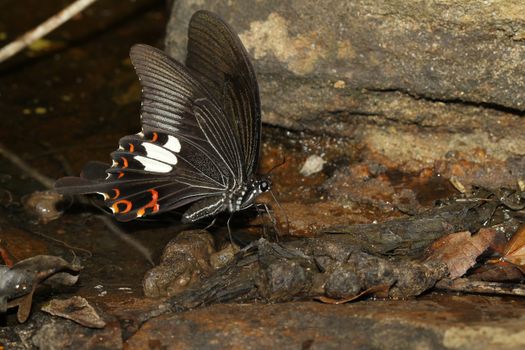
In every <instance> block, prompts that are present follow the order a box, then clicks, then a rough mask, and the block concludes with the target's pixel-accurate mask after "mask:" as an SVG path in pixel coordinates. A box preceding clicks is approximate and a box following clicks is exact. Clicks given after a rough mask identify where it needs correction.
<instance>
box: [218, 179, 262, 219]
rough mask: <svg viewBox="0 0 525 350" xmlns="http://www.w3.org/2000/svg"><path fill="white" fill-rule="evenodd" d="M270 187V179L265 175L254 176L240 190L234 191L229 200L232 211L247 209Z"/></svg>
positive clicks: (228, 204) (228, 203) (229, 209)
mask: <svg viewBox="0 0 525 350" xmlns="http://www.w3.org/2000/svg"><path fill="white" fill-rule="evenodd" d="M269 189H270V180H269V179H267V178H265V177H254V178H252V179H251V180H250V181H249V182H248V183H247V184H245V185H244V186H243V187H241V188H240V189H239V190H237V191H235V192H232V193H231V195H230V196H229V200H228V201H227V209H228V211H229V212H230V213H234V212H236V211H239V210H243V209H246V208H248V207H250V206H252V204H253V203H254V201H255V199H256V198H257V197H258V196H259V195H260V194H261V193H263V192H266V191H268V190H269Z"/></svg>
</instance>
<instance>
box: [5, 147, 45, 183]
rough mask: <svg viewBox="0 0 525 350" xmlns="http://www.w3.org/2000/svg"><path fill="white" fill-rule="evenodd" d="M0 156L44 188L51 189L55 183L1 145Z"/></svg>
mask: <svg viewBox="0 0 525 350" xmlns="http://www.w3.org/2000/svg"><path fill="white" fill-rule="evenodd" d="M0 155H2V156H4V157H5V158H7V159H9V161H11V163H13V164H14V165H16V166H17V167H19V168H20V169H21V170H22V171H23V172H25V173H26V174H27V175H28V176H30V177H32V178H33V179H35V180H36V181H38V182H40V183H41V184H42V185H43V186H44V187H46V188H48V189H51V188H53V184H54V183H55V181H53V180H52V179H50V178H49V177H47V176H45V175H43V174H42V173H40V172H39V171H38V170H36V169H34V168H33V167H31V166H30V165H29V164H27V163H26V162H25V161H23V160H22V159H21V158H20V157H19V156H17V155H16V154H14V153H13V152H11V151H10V150H8V149H7V148H5V147H4V146H3V145H2V144H0Z"/></svg>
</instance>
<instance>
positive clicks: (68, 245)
mask: <svg viewBox="0 0 525 350" xmlns="http://www.w3.org/2000/svg"><path fill="white" fill-rule="evenodd" d="M27 231H29V232H31V233H32V234H35V235H37V236H40V237H42V238H45V239H48V240H50V241H53V242H56V243H58V244H61V245H63V246H64V247H66V248H67V249H71V251H73V255H74V254H75V253H74V251H75V250H77V251H79V252H84V253H86V254H87V256H88V257H89V258H91V257H92V256H93V253H91V251H89V250H87V249H84V248H80V247H75V246H72V245H70V244H68V243H67V242H65V241H61V240H60V239H56V238H53V237H51V236H48V235H46V234H44V233H41V232H37V231H33V230H27Z"/></svg>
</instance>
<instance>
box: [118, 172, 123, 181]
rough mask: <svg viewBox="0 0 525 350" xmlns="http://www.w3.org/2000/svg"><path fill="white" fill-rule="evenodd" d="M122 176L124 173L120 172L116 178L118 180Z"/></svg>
mask: <svg viewBox="0 0 525 350" xmlns="http://www.w3.org/2000/svg"><path fill="white" fill-rule="evenodd" d="M122 176H124V173H123V172H122V171H121V172H120V173H118V178H119V179H120V178H121V177H122Z"/></svg>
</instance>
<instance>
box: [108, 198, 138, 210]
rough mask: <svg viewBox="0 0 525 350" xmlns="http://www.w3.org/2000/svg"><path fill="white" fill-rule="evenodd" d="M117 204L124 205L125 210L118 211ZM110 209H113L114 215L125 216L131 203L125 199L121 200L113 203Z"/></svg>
mask: <svg viewBox="0 0 525 350" xmlns="http://www.w3.org/2000/svg"><path fill="white" fill-rule="evenodd" d="M119 204H124V205H125V206H126V208H125V209H124V210H122V211H120V209H119V207H118V206H119ZM111 207H112V208H113V211H114V212H115V214H117V213H121V214H126V213H127V212H129V211H130V210H131V208H132V207H133V203H131V202H130V201H128V200H126V199H121V200H119V201H118V202H116V203H114V204H113V205H112V206H111Z"/></svg>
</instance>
